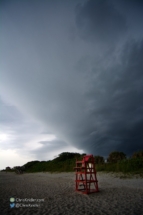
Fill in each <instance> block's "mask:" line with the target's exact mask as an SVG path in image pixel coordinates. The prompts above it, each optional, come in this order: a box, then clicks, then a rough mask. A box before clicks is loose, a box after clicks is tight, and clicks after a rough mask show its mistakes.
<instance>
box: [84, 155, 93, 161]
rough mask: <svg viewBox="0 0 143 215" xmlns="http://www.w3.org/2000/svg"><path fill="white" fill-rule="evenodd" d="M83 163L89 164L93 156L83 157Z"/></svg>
mask: <svg viewBox="0 0 143 215" xmlns="http://www.w3.org/2000/svg"><path fill="white" fill-rule="evenodd" d="M82 161H83V162H90V161H93V155H85V156H84V157H83V160H82Z"/></svg>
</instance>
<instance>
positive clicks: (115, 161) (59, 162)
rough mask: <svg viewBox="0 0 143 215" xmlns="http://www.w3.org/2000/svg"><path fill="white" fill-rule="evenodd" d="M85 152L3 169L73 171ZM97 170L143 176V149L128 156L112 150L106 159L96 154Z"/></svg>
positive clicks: (20, 171) (66, 153) (60, 155)
mask: <svg viewBox="0 0 143 215" xmlns="http://www.w3.org/2000/svg"><path fill="white" fill-rule="evenodd" d="M84 155H85V154H79V153H71V152H63V153H61V154H59V155H58V156H57V157H56V158H54V159H53V160H48V161H38V160H36V161H31V162H28V163H26V164H25V165H23V166H21V167H20V166H17V167H14V168H12V169H11V168H9V167H7V168H6V169H5V170H3V171H15V172H17V173H22V172H26V173H31V172H73V171H74V167H75V162H76V159H77V160H82V158H83V156H84ZM94 158H95V164H96V170H97V171H105V172H122V173H132V174H140V175H142V176H143V151H139V152H135V153H134V154H133V155H132V156H131V157H129V158H127V157H126V155H125V154H124V153H123V152H111V153H110V154H109V156H108V158H107V160H105V159H104V158H103V157H102V156H99V155H98V156H94Z"/></svg>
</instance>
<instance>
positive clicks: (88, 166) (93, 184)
mask: <svg viewBox="0 0 143 215" xmlns="http://www.w3.org/2000/svg"><path fill="white" fill-rule="evenodd" d="M74 169H75V170H76V172H75V175H76V179H75V186H76V191H78V192H82V193H83V194H89V193H95V192H98V191H99V190H98V181H97V178H96V170H95V161H94V157H93V155H86V156H84V157H83V160H82V161H76V167H75V168H74Z"/></svg>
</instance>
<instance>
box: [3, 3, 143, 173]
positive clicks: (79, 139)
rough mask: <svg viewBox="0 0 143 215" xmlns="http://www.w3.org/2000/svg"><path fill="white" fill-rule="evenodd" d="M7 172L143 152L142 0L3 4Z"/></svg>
mask: <svg viewBox="0 0 143 215" xmlns="http://www.w3.org/2000/svg"><path fill="white" fill-rule="evenodd" d="M0 20H1V21H0V28H1V29H0V32H1V35H0V47H1V51H0V160H1V165H0V169H2V168H5V167H6V166H11V167H13V166H16V165H23V164H24V163H26V162H28V161H32V160H50V159H53V158H54V156H56V155H58V154H59V153H61V152H66V151H69V152H80V153H83V152H85V153H93V154H94V155H101V156H105V157H107V156H108V154H109V153H110V152H111V151H115V150H117V151H123V152H124V153H126V154H127V155H131V154H132V153H133V152H134V151H138V150H141V149H143V1H142V0H126V1H125V0H116V1H115V0H108V1H106V0H60V1H58V0H47V1H46V0H43V1H41V0H25V1H19V0H13V1H10V0H3V1H1V2H0Z"/></svg>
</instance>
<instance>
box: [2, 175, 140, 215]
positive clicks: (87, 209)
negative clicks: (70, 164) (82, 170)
mask: <svg viewBox="0 0 143 215" xmlns="http://www.w3.org/2000/svg"><path fill="white" fill-rule="evenodd" d="M97 179H98V184H99V190H100V192H98V193H93V194H90V195H85V194H80V193H77V192H75V184H74V180H75V174H74V173H53V174H51V173H29V174H22V175H17V174H15V173H4V172H1V173H0V214H1V215H7V214H12V215H15V214H16V215H19V214H20V215H31V214H32V215H33V214H34V215H36V214H41V215H42V214H43V215H76V214H78V215H98V214H99V215H100V214H107V215H108V214H111V215H115V214H117V215H126V214H128V215H141V214H143V179H142V178H131V179H128V178H127V179H120V178H117V177H115V176H114V175H111V174H105V173H98V174H97ZM11 197H14V198H15V203H16V204H17V206H16V205H15V206H14V207H13V208H10V198H11Z"/></svg>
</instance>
